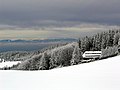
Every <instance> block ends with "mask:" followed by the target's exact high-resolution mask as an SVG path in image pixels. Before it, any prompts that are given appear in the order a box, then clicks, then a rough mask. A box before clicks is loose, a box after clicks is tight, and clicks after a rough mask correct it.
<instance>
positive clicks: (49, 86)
mask: <svg viewBox="0 0 120 90" xmlns="http://www.w3.org/2000/svg"><path fill="white" fill-rule="evenodd" d="M119 69H120V56H117V57H112V58H109V59H106V60H101V61H95V62H91V63H85V64H80V65H76V66H70V67H64V68H59V69H53V70H48V71H11V70H8V71H4V70H1V71H0V90H120V71H119Z"/></svg>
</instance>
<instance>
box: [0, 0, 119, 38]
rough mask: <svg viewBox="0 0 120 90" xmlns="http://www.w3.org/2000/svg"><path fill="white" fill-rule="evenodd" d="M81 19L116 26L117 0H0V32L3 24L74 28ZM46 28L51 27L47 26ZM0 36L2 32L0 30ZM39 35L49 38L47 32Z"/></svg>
mask: <svg viewBox="0 0 120 90" xmlns="http://www.w3.org/2000/svg"><path fill="white" fill-rule="evenodd" d="M83 23H84V24H85V23H87V25H88V24H94V25H96V24H97V25H98V24H99V25H108V26H111V25H112V26H113V25H118V26H119V25H120V0H0V30H2V31H0V33H1V32H3V30H4V33H5V34H6V32H8V31H7V30H6V31H5V29H6V28H7V29H11V28H12V29H14V28H15V29H16V28H17V29H16V30H19V31H20V29H18V28H32V29H33V28H37V29H38V28H42V31H45V30H44V29H43V28H46V27H47V28H48V27H55V28H56V27H59V29H60V27H62V29H63V27H75V28H76V26H78V25H81V24H83ZM86 28H87V26H86ZM77 29H78V28H77ZM105 29H106V28H105ZM33 30H34V29H33ZM97 30H99V29H97ZM13 31H14V30H13ZM23 31H24V30H23ZM39 31H41V29H40V30H39ZM50 31H52V33H53V31H55V30H51V28H50V29H49V33H50ZM61 31H62V30H61ZM64 31H65V30H64ZM77 31H80V32H81V31H83V30H82V29H80V30H77ZM91 31H92V29H91ZM29 32H30V31H29ZM55 32H56V31H55ZM55 32H54V35H53V36H55ZM62 33H64V32H62ZM72 33H73V31H72ZM77 33H78V32H77ZM68 34H69V33H68ZM46 35H47V34H46ZM58 35H61V34H59V33H58ZM58 35H57V36H58ZM13 36H14V35H13ZM28 36H29V35H28ZM43 36H44V35H43ZM63 36H64V35H63ZM65 36H66V35H65ZM70 36H71V35H70ZM2 37H6V36H5V35H3V34H2V36H1V38H2ZM8 37H9V35H8ZM21 37H22V36H21ZM37 37H38V36H37ZM67 37H69V35H68V36H67ZM43 38H49V34H48V35H47V37H43Z"/></svg>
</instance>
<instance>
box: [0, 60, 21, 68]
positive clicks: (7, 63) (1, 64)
mask: <svg viewBox="0 0 120 90" xmlns="http://www.w3.org/2000/svg"><path fill="white" fill-rule="evenodd" d="M18 63H20V61H11V62H10V61H6V62H2V63H0V68H4V67H12V66H13V65H17V64H18Z"/></svg>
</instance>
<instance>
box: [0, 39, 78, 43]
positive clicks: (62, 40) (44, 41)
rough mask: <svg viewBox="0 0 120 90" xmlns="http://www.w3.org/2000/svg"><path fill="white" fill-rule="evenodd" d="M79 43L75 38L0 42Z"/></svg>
mask: <svg viewBox="0 0 120 90" xmlns="http://www.w3.org/2000/svg"><path fill="white" fill-rule="evenodd" d="M74 41H77V39H73V38H62V39H43V40H22V39H17V40H10V39H5V40H0V42H1V43H27V42H28V43H29V42H33V43H37V42H39V43H48V42H74Z"/></svg>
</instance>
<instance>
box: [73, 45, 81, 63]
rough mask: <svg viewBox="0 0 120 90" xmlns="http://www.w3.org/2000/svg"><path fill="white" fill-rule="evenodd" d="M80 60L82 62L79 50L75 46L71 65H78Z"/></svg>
mask: <svg viewBox="0 0 120 90" xmlns="http://www.w3.org/2000/svg"><path fill="white" fill-rule="evenodd" d="M81 60H82V54H81V50H80V48H79V47H78V45H77V46H75V48H74V51H73V54H72V59H71V65H76V64H78V63H80V62H81Z"/></svg>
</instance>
